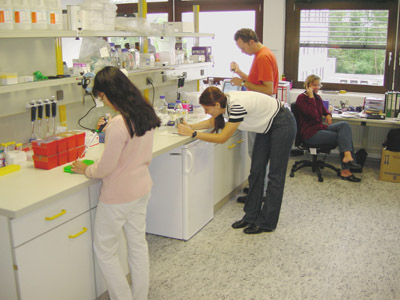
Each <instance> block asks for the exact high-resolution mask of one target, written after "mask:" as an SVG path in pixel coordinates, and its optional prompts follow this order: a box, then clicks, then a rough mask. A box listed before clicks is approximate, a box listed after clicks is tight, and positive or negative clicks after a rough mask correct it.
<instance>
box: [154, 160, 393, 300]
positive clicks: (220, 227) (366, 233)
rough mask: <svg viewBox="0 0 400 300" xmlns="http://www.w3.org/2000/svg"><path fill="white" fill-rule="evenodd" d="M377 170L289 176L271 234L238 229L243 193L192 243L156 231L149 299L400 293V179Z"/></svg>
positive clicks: (323, 299) (373, 166) (366, 299)
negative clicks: (382, 176) (353, 177)
mask: <svg viewBox="0 0 400 300" xmlns="http://www.w3.org/2000/svg"><path fill="white" fill-rule="evenodd" d="M293 162H294V159H291V161H290V163H289V168H290V167H291V165H292V163H293ZM332 162H333V163H334V164H336V161H335V160H333V161H332ZM288 174H289V173H288ZM378 175H379V165H378V163H376V162H368V163H367V165H366V166H365V167H364V171H363V173H362V174H357V176H360V177H361V178H362V181H361V183H351V182H347V181H344V180H342V179H340V178H339V177H337V176H336V175H335V174H334V173H333V172H332V171H330V170H323V176H324V182H322V183H320V182H318V180H317V177H316V175H315V174H312V173H311V171H310V170H300V171H298V172H297V173H296V174H295V177H293V178H290V177H289V176H288V177H287V179H286V189H285V194H284V200H283V204H282V210H281V216H280V220H279V224H278V228H277V230H276V231H275V232H272V233H262V234H260V235H255V236H248V235H245V234H244V233H243V232H242V230H241V229H238V230H234V229H232V228H231V223H232V222H234V221H235V220H237V219H240V218H241V217H242V215H243V211H242V208H243V205H242V204H239V203H237V202H236V197H235V198H234V199H231V201H229V202H228V203H227V204H226V205H224V206H223V207H222V208H221V209H220V210H219V211H218V212H217V213H216V215H215V217H214V219H213V220H212V221H211V222H210V223H209V224H208V225H207V226H206V227H205V228H204V229H203V230H202V231H201V232H199V233H198V234H196V235H195V236H194V237H193V238H192V239H191V240H189V241H187V242H183V241H178V240H173V239H169V238H164V237H159V236H155V235H148V241H149V249H150V261H151V270H150V271H151V282H150V293H149V300H164V299H165V300H189V299H191V300H220V299H221V300H223V299H227V300H304V299H310V300H338V299H340V300H345V299H346V300H347V299H349V300H350V299H351V300H358V299H359V300H399V299H400V184H396V183H389V182H382V181H379V180H378Z"/></svg>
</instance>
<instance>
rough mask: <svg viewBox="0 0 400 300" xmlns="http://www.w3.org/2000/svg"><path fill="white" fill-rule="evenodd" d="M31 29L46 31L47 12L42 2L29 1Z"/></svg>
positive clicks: (37, 0) (40, 0) (42, 0)
mask: <svg viewBox="0 0 400 300" xmlns="http://www.w3.org/2000/svg"><path fill="white" fill-rule="evenodd" d="M29 2H30V5H31V17H32V29H38V30H46V29H47V10H46V4H45V2H44V0H30V1H29Z"/></svg>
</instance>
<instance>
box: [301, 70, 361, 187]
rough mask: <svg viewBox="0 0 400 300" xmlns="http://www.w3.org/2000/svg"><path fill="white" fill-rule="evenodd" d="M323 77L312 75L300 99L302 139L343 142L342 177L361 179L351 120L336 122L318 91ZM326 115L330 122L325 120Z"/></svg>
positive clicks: (334, 143)
mask: <svg viewBox="0 0 400 300" xmlns="http://www.w3.org/2000/svg"><path fill="white" fill-rule="evenodd" d="M320 81H321V79H320V78H319V77H318V76H316V75H309V76H308V77H307V78H306V80H305V82H304V87H305V89H306V90H305V92H304V93H302V94H300V95H299V96H298V97H297V100H296V107H297V110H298V115H299V116H298V117H299V122H300V124H299V128H300V135H301V138H302V140H303V141H304V142H305V143H310V144H315V145H319V144H321V145H322V144H325V145H336V144H337V145H339V151H340V163H341V166H342V170H341V174H340V175H341V177H342V179H344V180H348V181H352V182H360V181H361V179H360V178H357V177H355V176H354V175H353V174H352V172H351V170H350V169H352V170H360V169H361V166H360V165H358V164H356V163H355V161H354V158H353V157H354V149H353V140H352V135H351V127H350V125H349V124H348V123H347V122H338V123H335V124H332V115H331V114H330V113H329V112H328V111H327V109H326V108H325V107H324V106H323V104H322V99H321V97H320V96H319V95H318V91H319V89H320V87H321V85H320ZM322 116H325V118H326V123H327V124H328V125H325V124H323V123H322Z"/></svg>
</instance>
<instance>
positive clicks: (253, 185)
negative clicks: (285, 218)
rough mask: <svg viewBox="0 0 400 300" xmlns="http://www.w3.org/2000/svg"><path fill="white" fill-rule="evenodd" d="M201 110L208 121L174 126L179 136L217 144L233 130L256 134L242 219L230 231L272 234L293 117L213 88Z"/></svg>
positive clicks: (273, 104) (253, 97) (275, 104)
mask: <svg viewBox="0 0 400 300" xmlns="http://www.w3.org/2000/svg"><path fill="white" fill-rule="evenodd" d="M200 104H201V105H202V106H203V108H204V111H205V112H206V113H207V114H209V115H211V118H210V119H208V120H205V121H203V122H200V123H197V124H192V125H188V124H181V125H179V127H178V130H179V133H180V134H181V135H186V136H192V137H193V138H198V139H200V140H203V141H207V142H212V143H220V144H222V143H225V142H226V141H227V140H228V139H229V138H230V137H231V136H232V135H233V134H234V133H235V131H236V130H237V129H240V130H243V131H250V132H256V133H257V136H256V141H255V144H254V151H253V155H252V159H251V169H250V176H249V193H248V195H247V199H246V203H245V206H244V212H245V215H244V216H243V218H242V219H241V220H239V221H236V222H234V223H233V224H232V227H233V228H235V229H237V228H245V229H244V233H247V234H257V233H261V232H270V231H274V230H275V228H276V226H277V223H278V219H279V212H280V208H281V203H282V197H283V190H284V186H285V178H286V169H287V164H288V160H289V154H290V149H291V147H292V145H293V141H294V138H295V136H296V121H295V119H294V117H293V115H292V113H291V112H290V111H289V110H288V109H285V108H282V107H281V105H280V102H279V101H278V100H277V99H275V98H273V97H271V96H268V95H265V94H261V93H257V92H250V91H246V92H229V93H226V94H224V93H223V92H221V90H219V89H218V88H216V87H209V88H207V89H206V90H205V91H204V92H203V93H202V94H201V96H200ZM225 118H226V119H227V120H228V122H227V123H225ZM210 128H214V130H213V133H207V132H197V130H200V129H210ZM268 163H269V164H270V169H269V170H270V171H269V174H268V179H269V181H268V186H267V187H266V198H265V201H264V199H263V189H264V188H265V187H264V177H265V170H266V166H267V164H268Z"/></svg>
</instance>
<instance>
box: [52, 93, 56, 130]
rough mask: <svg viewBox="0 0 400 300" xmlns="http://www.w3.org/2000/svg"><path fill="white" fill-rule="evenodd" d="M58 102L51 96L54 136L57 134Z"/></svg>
mask: <svg viewBox="0 0 400 300" xmlns="http://www.w3.org/2000/svg"><path fill="white" fill-rule="evenodd" d="M56 115H57V101H56V99H54V96H51V118H52V121H53V134H56Z"/></svg>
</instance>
